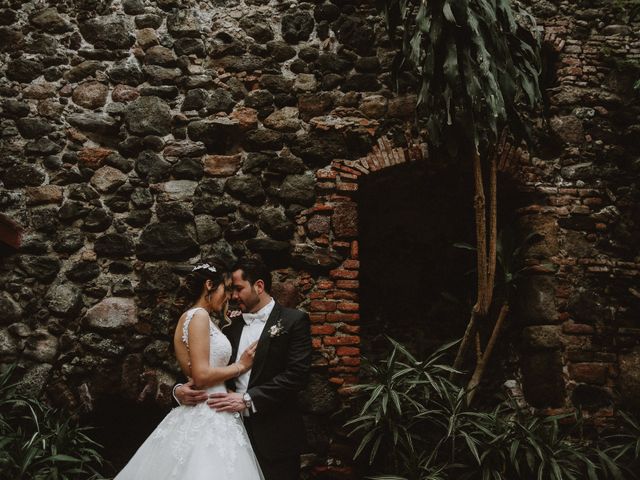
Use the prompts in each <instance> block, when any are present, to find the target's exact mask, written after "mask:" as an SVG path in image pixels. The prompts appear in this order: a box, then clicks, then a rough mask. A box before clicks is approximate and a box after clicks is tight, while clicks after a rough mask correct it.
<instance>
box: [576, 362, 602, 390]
mask: <svg viewBox="0 0 640 480" xmlns="http://www.w3.org/2000/svg"><path fill="white" fill-rule="evenodd" d="M569 375H570V376H571V378H572V379H573V380H575V381H576V382H584V383H589V384H592V385H604V384H605V382H606V380H607V365H603V364H601V363H573V364H571V365H569Z"/></svg>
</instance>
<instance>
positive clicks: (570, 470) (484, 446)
mask: <svg viewBox="0 0 640 480" xmlns="http://www.w3.org/2000/svg"><path fill="white" fill-rule="evenodd" d="M389 342H390V347H391V348H390V353H389V354H388V356H387V357H386V358H384V359H381V360H379V361H377V362H376V363H375V364H366V365H365V367H364V373H365V378H367V383H363V384H361V385H359V386H358V387H357V388H356V391H357V394H356V397H355V398H354V402H355V404H356V406H358V410H357V412H356V413H355V414H354V415H353V417H352V418H351V420H349V421H348V422H347V424H346V425H347V426H348V427H350V429H351V435H352V436H354V437H356V438H358V440H359V441H358V446H357V448H356V451H355V457H356V458H361V459H363V460H365V463H366V465H368V467H367V468H366V470H367V474H369V476H368V477H367V478H375V479H388V480H390V479H407V480H450V479H451V480H452V479H456V480H457V479H463V480H531V479H544V480H573V479H575V480H578V479H588V480H598V479H615V480H623V479H624V480H627V479H633V478H637V477H634V473H633V472H634V470H633V468H634V465H635V466H637V462H638V453H640V440H639V439H638V423H637V421H636V420H635V419H634V418H633V417H630V416H628V415H626V416H625V415H623V417H622V418H624V419H625V423H624V424H623V425H622V426H620V428H619V431H617V432H616V433H615V434H611V435H609V436H604V437H603V438H602V439H597V438H596V439H589V438H587V437H585V435H584V434H583V424H584V421H583V419H582V418H581V416H580V415H578V414H577V413H572V414H565V415H556V416H544V415H538V414H535V413H534V412H533V411H532V410H527V409H522V408H520V407H518V405H517V403H516V402H515V401H513V400H511V399H509V398H507V399H505V400H503V401H501V402H499V403H498V404H497V405H496V406H495V407H494V408H493V410H488V411H474V410H471V409H470V408H469V406H468V404H467V394H466V393H467V392H466V391H465V389H464V388H461V387H459V386H457V385H456V384H454V383H452V382H451V381H449V373H450V371H451V368H450V367H448V366H446V364H445V363H443V361H444V360H445V357H446V355H447V354H449V353H450V352H449V350H451V348H452V347H453V346H454V345H455V343H451V344H448V345H445V346H443V347H442V348H440V349H438V350H437V351H436V352H435V353H434V354H432V355H431V356H429V357H428V358H427V359H426V360H423V361H421V360H418V359H417V358H415V357H414V356H413V355H412V354H411V353H410V352H409V351H407V349H406V348H405V347H404V346H402V345H401V344H399V343H398V342H396V341H394V340H392V339H389ZM634 462H636V463H635V464H634Z"/></svg>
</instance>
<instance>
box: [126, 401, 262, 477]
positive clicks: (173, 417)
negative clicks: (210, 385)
mask: <svg viewBox="0 0 640 480" xmlns="http://www.w3.org/2000/svg"><path fill="white" fill-rule="evenodd" d="M230 478H233V480H263V479H264V477H263V476H262V472H261V471H260V466H259V465H258V461H257V459H256V457H255V455H254V453H253V449H252V448H251V444H250V443H249V438H248V437H247V432H246V430H245V428H244V425H243V423H242V419H241V418H240V416H239V415H238V414H233V413H228V412H216V411H215V410H212V409H211V408H209V407H208V406H207V404H206V403H201V404H199V405H196V406H195V407H187V406H180V407H177V408H174V409H173V410H171V412H169V414H168V415H167V416H166V417H165V418H164V420H162V422H160V424H159V425H158V427H157V428H156V429H155V430H154V431H153V433H151V435H149V437H148V438H147V440H145V442H144V443H143V444H142V446H141V447H140V448H139V449H138V451H137V452H136V453H135V455H134V456H133V457H132V458H131V460H130V461H129V463H128V464H127V465H126V466H125V467H124V469H123V470H122V471H121V472H120V473H119V474H118V475H117V476H116V477H115V479H114V480H165V479H166V480H170V479H171V480H173V479H189V480H228V479H230Z"/></svg>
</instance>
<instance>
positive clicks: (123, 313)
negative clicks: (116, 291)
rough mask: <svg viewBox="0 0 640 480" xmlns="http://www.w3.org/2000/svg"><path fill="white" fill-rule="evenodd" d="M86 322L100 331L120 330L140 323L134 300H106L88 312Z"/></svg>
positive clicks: (117, 298)
mask: <svg viewBox="0 0 640 480" xmlns="http://www.w3.org/2000/svg"><path fill="white" fill-rule="evenodd" d="M84 321H85V322H86V324H87V325H88V326H89V327H92V328H97V329H100V330H120V329H123V328H127V327H131V326H133V325H135V324H136V323H137V322H138V317H137V309H136V305H135V302H134V300H133V299H132V298H119V297H111V298H105V299H104V300H102V301H101V302H100V303H97V304H96V305H94V306H93V307H91V308H90V309H89V310H87V312H86V314H85V316H84Z"/></svg>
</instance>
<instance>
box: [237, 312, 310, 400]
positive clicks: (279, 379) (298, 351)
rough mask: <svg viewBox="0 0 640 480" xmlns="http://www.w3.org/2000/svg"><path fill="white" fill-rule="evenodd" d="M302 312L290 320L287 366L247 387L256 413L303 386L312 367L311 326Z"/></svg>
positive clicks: (290, 396) (287, 396)
mask: <svg viewBox="0 0 640 480" xmlns="http://www.w3.org/2000/svg"><path fill="white" fill-rule="evenodd" d="M300 313H301V318H300V319H298V320H297V321H295V322H293V324H292V326H291V328H290V329H289V332H287V334H288V335H289V336H290V337H289V338H290V340H289V342H290V343H289V351H288V352H287V360H286V366H285V368H284V370H283V371H282V372H280V373H279V374H278V375H276V376H275V377H273V378H272V379H271V380H270V381H268V382H266V383H263V384H261V385H256V386H254V387H251V388H250V389H249V390H248V393H249V395H250V396H251V401H252V402H253V405H254V406H255V409H256V410H257V412H258V413H263V412H265V411H269V410H272V409H274V408H277V407H278V405H280V404H281V403H283V402H285V401H287V400H290V399H291V398H292V397H294V396H295V394H296V393H297V392H299V391H300V390H302V389H303V388H304V387H305V386H306V384H307V382H308V380H309V369H310V367H311V352H312V347H311V327H310V322H309V315H307V314H306V313H302V312H300Z"/></svg>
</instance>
